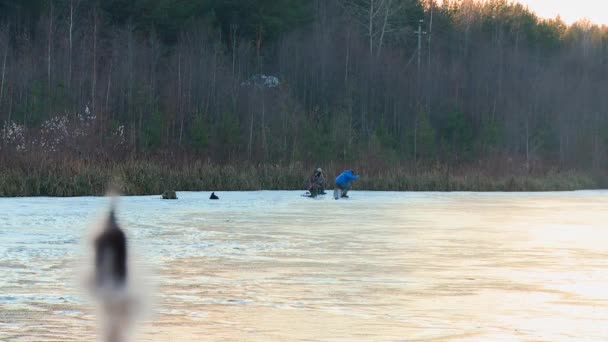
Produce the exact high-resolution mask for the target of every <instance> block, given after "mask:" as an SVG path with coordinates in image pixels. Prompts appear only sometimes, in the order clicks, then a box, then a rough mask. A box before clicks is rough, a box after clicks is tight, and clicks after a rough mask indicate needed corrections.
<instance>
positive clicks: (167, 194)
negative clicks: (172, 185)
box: [163, 190, 177, 199]
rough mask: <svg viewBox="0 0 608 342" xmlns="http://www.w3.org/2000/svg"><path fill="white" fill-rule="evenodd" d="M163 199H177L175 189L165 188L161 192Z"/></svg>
mask: <svg viewBox="0 0 608 342" xmlns="http://www.w3.org/2000/svg"><path fill="white" fill-rule="evenodd" d="M163 199H177V194H176V193H175V191H172V190H167V191H165V192H163Z"/></svg>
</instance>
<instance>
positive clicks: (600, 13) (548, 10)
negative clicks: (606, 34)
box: [439, 0, 608, 25]
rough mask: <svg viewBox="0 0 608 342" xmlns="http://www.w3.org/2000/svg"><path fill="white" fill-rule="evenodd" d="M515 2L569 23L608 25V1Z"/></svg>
mask: <svg viewBox="0 0 608 342" xmlns="http://www.w3.org/2000/svg"><path fill="white" fill-rule="evenodd" d="M439 2H441V1H439ZM515 2H519V3H521V4H524V5H526V6H528V7H529V8H530V10H532V11H534V12H535V13H536V14H537V15H538V16H539V17H542V18H549V19H554V18H555V17H557V16H558V15H559V16H560V17H561V18H562V20H563V21H565V22H566V23H568V24H572V23H574V22H576V21H579V20H581V19H589V20H591V21H592V22H594V23H597V24H604V25H608V2H606V1H602V0H578V1H571V0H515Z"/></svg>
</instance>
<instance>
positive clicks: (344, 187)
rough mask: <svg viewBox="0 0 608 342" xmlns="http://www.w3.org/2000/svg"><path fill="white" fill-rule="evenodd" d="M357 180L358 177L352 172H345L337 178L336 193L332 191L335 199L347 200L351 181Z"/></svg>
mask: <svg viewBox="0 0 608 342" xmlns="http://www.w3.org/2000/svg"><path fill="white" fill-rule="evenodd" d="M357 179H359V176H358V175H356V174H355V173H354V172H353V170H345V171H344V172H342V173H341V174H340V175H339V176H338V177H336V188H337V189H336V191H334V197H335V199H338V198H339V197H344V198H348V195H347V194H348V190H350V189H351V187H352V185H351V182H352V181H356V180H357Z"/></svg>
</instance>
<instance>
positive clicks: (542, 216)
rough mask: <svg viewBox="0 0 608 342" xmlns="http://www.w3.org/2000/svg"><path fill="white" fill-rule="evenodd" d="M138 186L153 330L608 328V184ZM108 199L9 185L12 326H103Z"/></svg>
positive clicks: (4, 248)
mask: <svg viewBox="0 0 608 342" xmlns="http://www.w3.org/2000/svg"><path fill="white" fill-rule="evenodd" d="M301 194H302V192H294V191H261V192H219V193H218V195H219V196H220V200H219V201H209V200H208V199H207V198H208V196H209V193H194V192H179V193H178V197H179V200H177V201H162V200H160V199H159V196H142V197H123V198H121V200H120V202H119V207H118V212H117V216H118V220H119V222H120V223H121V224H122V226H123V228H124V229H125V231H126V233H127V236H128V237H129V239H130V240H129V243H130V245H131V246H132V247H133V248H134V249H135V251H136V255H137V256H138V260H140V262H141V263H144V265H145V267H146V268H147V269H148V270H149V275H148V276H149V277H152V279H153V280H154V283H156V291H154V293H153V296H152V297H153V299H154V302H155V304H154V306H153V307H152V309H150V310H149V311H150V315H149V316H148V317H147V318H146V320H145V321H144V322H143V323H142V324H141V325H140V327H139V332H138V335H137V336H138V337H137V340H138V341H187V340H193V341H194V340H217V341H232V340H247V341H296V340H299V341H404V340H406V341H418V340H422V341H531V340H534V341H583V340H584V341H606V340H608V290H606V287H607V286H608V210H606V209H607V208H608V192H604V191H584V192H571V193H535V194H530V193H517V194H504V193H388V192H364V191H353V192H352V193H351V194H350V195H351V198H350V199H347V200H339V201H335V200H333V199H332V198H331V195H329V194H328V195H327V196H325V198H319V199H309V198H304V197H301V196H300V195H301ZM107 206H108V200H107V199H106V198H93V197H81V198H2V199H0V340H2V341H41V340H62V341H83V340H89V341H91V340H94V339H95V328H94V327H95V323H96V322H95V315H94V311H93V309H92V306H91V304H90V302H89V301H87V299H86V297H85V296H83V295H82V291H80V289H79V288H78V281H77V280H78V269H79V268H78V265H79V263H80V261H81V260H82V259H83V249H84V248H83V243H82V240H83V238H84V237H85V236H86V234H87V232H88V230H89V227H90V225H91V223H92V222H93V221H94V220H95V218H96V217H98V216H99V214H100V213H101V212H103V211H104V210H105V209H106V208H107Z"/></svg>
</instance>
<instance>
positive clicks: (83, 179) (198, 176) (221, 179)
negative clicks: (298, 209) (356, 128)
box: [0, 158, 608, 197]
mask: <svg viewBox="0 0 608 342" xmlns="http://www.w3.org/2000/svg"><path fill="white" fill-rule="evenodd" d="M5 160H6V159H5ZM322 165H323V164H322ZM350 165H352V169H354V170H355V171H356V172H357V173H358V174H360V175H361V179H360V180H358V181H356V182H355V183H354V186H353V190H354V191H356V190H366V191H439V192H545V191H574V190H601V189H606V188H608V177H607V176H606V175H604V174H600V173H594V172H584V171H580V170H567V171H558V170H556V169H544V170H542V171H536V172H533V173H528V172H521V171H520V170H509V169H506V168H503V169H502V170H499V171H497V168H494V169H489V168H483V167H468V166H466V165H464V166H460V167H458V168H446V167H442V166H436V165H435V166H432V165H431V166H426V167H418V168H416V169H411V168H406V167H403V166H390V165H374V166H373V167H370V166H368V165H369V164H368V165H366V164H365V163H362V162H356V163H352V164H350ZM313 167H315V166H314V165H311V164H305V163H289V164H275V163H267V164H261V163H249V164H246V163H241V164H236V163H234V164H215V163H210V162H202V161H200V160H189V161H183V162H179V161H162V160H146V159H131V160H127V161H124V162H95V161H83V160H78V159H64V160H59V161H58V160H51V159H36V160H33V159H32V158H28V159H20V160H19V159H17V160H11V162H10V163H2V165H1V166H0V197H40V196H47V197H76V196H103V195H104V194H105V193H106V189H107V187H108V186H109V185H110V184H114V185H115V186H117V187H118V188H119V189H120V190H121V193H122V194H124V195H160V194H162V193H163V192H164V191H166V190H174V191H259V190H302V191H305V184H306V180H307V179H308V177H309V172H311V170H313ZM345 168H349V166H344V163H341V164H338V163H325V167H323V169H324V171H325V174H326V179H327V180H328V187H327V188H328V189H332V188H333V179H334V178H335V176H336V175H337V174H338V173H339V172H341V170H343V169H345Z"/></svg>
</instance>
